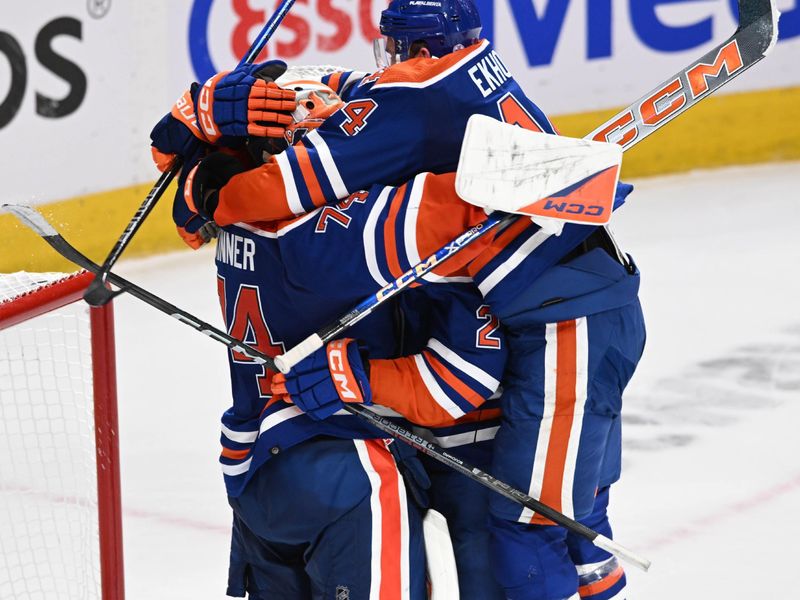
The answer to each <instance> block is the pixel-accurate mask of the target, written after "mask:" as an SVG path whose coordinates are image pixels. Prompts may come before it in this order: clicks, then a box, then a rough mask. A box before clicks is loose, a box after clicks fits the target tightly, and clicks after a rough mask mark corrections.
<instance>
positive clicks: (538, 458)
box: [519, 323, 558, 523]
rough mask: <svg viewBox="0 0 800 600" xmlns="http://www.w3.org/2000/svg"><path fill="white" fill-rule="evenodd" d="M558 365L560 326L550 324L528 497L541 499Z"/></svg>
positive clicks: (526, 519) (524, 518) (527, 517)
mask: <svg viewBox="0 0 800 600" xmlns="http://www.w3.org/2000/svg"><path fill="white" fill-rule="evenodd" d="M557 365H558V325H557V324H556V323H548V324H547V325H546V326H545V347H544V410H543V413H542V423H541V425H540V426H539V439H538V440H536V451H535V454H534V460H533V467H532V471H531V482H530V485H529V486H528V495H529V496H531V497H532V498H536V499H539V498H541V496H542V485H543V484H544V467H545V465H546V464H547V448H548V446H549V445H550V432H551V431H552V428H553V415H554V414H555V409H556V368H557ZM532 518H533V511H532V510H530V509H529V508H523V509H522V512H521V513H520V516H519V521H520V523H530V521H531V519H532Z"/></svg>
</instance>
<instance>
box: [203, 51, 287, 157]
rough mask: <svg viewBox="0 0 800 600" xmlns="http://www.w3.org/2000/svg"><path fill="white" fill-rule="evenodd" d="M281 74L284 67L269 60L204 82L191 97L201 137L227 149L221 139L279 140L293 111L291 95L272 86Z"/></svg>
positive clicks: (284, 70) (218, 74)
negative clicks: (258, 138) (249, 137)
mask: <svg viewBox="0 0 800 600" xmlns="http://www.w3.org/2000/svg"><path fill="white" fill-rule="evenodd" d="M285 72H286V63H284V62H282V61H278V60H272V61H267V62H265V63H261V64H258V65H242V66H240V67H237V68H236V69H234V70H233V71H230V72H223V73H217V74H216V75H214V76H213V77H211V78H210V79H209V80H208V81H206V82H205V84H203V87H202V88H201V89H200V91H199V94H198V95H197V96H196V97H195V112H196V115H197V121H198V125H199V127H200V131H201V132H202V134H203V135H204V137H205V138H206V139H207V140H208V141H209V142H210V143H212V144H221V145H229V144H228V143H226V140H225V139H224V138H239V139H240V140H241V139H244V138H245V137H247V136H255V137H267V138H280V139H283V138H284V135H285V132H286V128H287V127H288V126H289V125H291V124H292V122H293V119H292V112H294V110H295V109H296V108H297V100H296V94H295V92H294V91H292V90H286V89H283V88H281V87H280V86H278V85H277V84H276V83H275V79H277V78H278V77H280V76H281V75H283V73H285Z"/></svg>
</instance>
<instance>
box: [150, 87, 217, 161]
mask: <svg viewBox="0 0 800 600" xmlns="http://www.w3.org/2000/svg"><path fill="white" fill-rule="evenodd" d="M199 89H200V86H199V85H198V84H196V83H193V84H192V87H191V88H189V89H188V90H186V91H185V92H184V93H183V95H182V96H181V97H180V98H178V101H177V102H176V103H175V105H174V106H173V107H172V110H171V111H170V112H169V113H167V114H166V115H164V116H163V117H162V118H161V120H160V121H159V122H158V123H156V126H155V127H153V130H152V131H151V132H150V140H151V142H152V144H151V147H150V151H151V152H152V154H153V162H154V163H155V164H156V167H158V170H159V171H161V172H162V173H163V172H164V171H166V170H167V169H168V168H169V166H170V165H171V164H172V161H173V160H174V159H175V156H176V155H178V156H180V157H181V158H183V160H184V164H185V165H192V166H193V164H194V163H195V162H196V161H197V160H198V159H199V157H200V156H202V155H204V154H205V153H206V152H207V150H208V148H209V146H208V143H207V141H206V139H205V137H204V136H203V134H202V133H200V130H199V129H198V127H197V120H196V119H195V116H194V100H193V96H194V95H196V94H197V93H198V91H199Z"/></svg>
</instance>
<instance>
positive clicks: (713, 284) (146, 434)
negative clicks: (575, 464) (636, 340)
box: [116, 163, 800, 600]
mask: <svg viewBox="0 0 800 600" xmlns="http://www.w3.org/2000/svg"><path fill="white" fill-rule="evenodd" d="M799 186H800V164H798V163H789V164H781V165H767V166H758V167H751V168H739V169H728V170H721V171H714V172H705V173H696V174H690V175H680V176H676V177H665V178H657V179H649V180H644V181H641V182H638V185H637V191H636V192H635V193H634V195H633V196H631V198H630V200H629V204H628V205H627V206H626V207H625V208H623V209H622V210H621V212H620V214H619V215H617V216H616V217H615V222H616V225H614V230H615V232H616V234H617V237H618V239H619V241H620V243H621V244H622V245H623V246H624V247H625V249H626V250H628V251H629V252H631V253H632V254H633V255H634V258H635V259H636V261H637V264H638V265H639V267H640V268H641V270H642V290H641V297H642V303H643V306H644V310H645V316H646V318H647V324H648V334H649V338H648V347H647V350H646V352H645V358H644V359H643V360H642V363H641V365H640V368H639V371H638V372H637V374H636V376H635V378H634V381H633V383H632V384H631V386H630V388H629V390H628V393H627V395H626V400H625V409H624V412H625V414H626V415H627V417H626V419H625V432H624V436H625V440H626V442H625V444H626V447H625V470H624V473H623V479H622V481H621V482H620V483H619V484H618V485H617V486H616V488H615V489H614V490H613V491H612V504H613V507H612V511H611V512H612V518H613V522H614V524H615V533H616V537H617V538H618V539H619V540H620V541H621V542H622V543H624V544H625V545H627V546H629V547H631V548H633V549H635V550H637V551H640V552H641V553H643V554H645V555H646V556H648V558H650V559H652V560H653V567H652V569H651V571H650V573H648V574H640V573H638V572H635V571H634V570H633V569H630V568H629V569H628V574H629V579H630V582H631V583H630V586H629V589H630V594H629V596H630V597H631V598H640V599H647V600H667V599H669V600H675V599H676V598H687V599H695V598H698V599H700V598H723V597H724V598H726V599H727V600H736V599H743V600H744V599H747V600H751V599H752V598H778V597H781V598H789V597H792V596H793V595H794V592H792V590H793V589H794V584H795V579H796V577H795V572H794V565H795V563H796V561H795V559H794V555H795V545H796V542H795V540H797V539H798V538H799V537H800V516H799V515H798V512H799V511H800V434H798V427H800V310H799V309H798V306H800V301H798V298H800V278H798V274H799V273H798V264H800V239H799V238H798V235H797V232H796V227H797V225H796V224H797V222H798V221H800V200H799V198H800V196H798V187H799ZM120 274H122V275H125V276H127V277H129V278H130V279H131V280H133V281H135V282H137V283H140V284H142V285H144V286H146V287H148V288H150V289H152V290H153V291H155V292H157V293H159V294H161V295H163V296H164V297H165V298H167V299H169V300H171V301H173V302H175V303H177V304H179V305H180V306H182V307H184V308H186V309H188V310H190V311H192V312H195V313H196V314H197V315H198V316H201V317H202V318H205V319H207V320H209V321H211V322H213V323H216V324H220V322H221V318H220V315H219V308H218V306H217V304H216V302H217V301H216V286H215V283H214V266H213V253H212V252H211V251H208V250H205V251H200V252H196V253H192V254H189V253H183V254H177V255H170V256H164V257H158V258H153V259H147V260H141V261H131V262H127V263H124V264H123V265H122V267H121V269H120ZM116 305H117V327H118V330H117V348H118V362H119V387H120V422H121V450H122V467H123V471H122V485H123V503H124V515H125V517H124V527H125V532H124V536H125V559H126V569H127V572H126V583H127V585H126V587H127V590H128V597H129V598H133V599H139V598H170V599H183V598H185V599H189V598H191V599H196V598H223V597H224V590H225V580H226V569H227V552H228V524H229V522H230V511H229V508H228V506H227V502H226V499H225V494H224V488H223V484H222V476H221V474H220V472H219V469H218V467H217V463H216V458H217V453H218V450H219V445H218V439H219V425H218V423H219V414H220V413H221V412H222V411H223V410H224V409H225V408H226V407H227V406H228V403H229V400H228V393H229V390H228V382H227V364H226V361H225V349H224V347H222V346H220V345H218V344H216V343H214V342H212V341H210V340H208V339H206V338H204V337H203V336H201V335H199V334H197V333H196V332H194V331H192V330H190V329H189V328H187V327H185V326H182V325H180V324H179V323H177V322H175V321H172V320H171V319H169V318H167V317H166V316H163V315H161V314H160V313H157V312H155V311H154V310H153V309H151V308H149V307H147V306H145V305H143V304H141V303H139V302H137V301H136V300H133V299H130V298H120V299H118V300H117V301H116Z"/></svg>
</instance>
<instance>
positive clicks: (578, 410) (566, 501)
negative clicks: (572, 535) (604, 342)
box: [559, 317, 589, 519]
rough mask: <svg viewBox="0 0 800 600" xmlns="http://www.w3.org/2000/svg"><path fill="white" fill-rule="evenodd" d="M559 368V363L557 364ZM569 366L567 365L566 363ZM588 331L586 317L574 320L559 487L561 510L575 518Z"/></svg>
mask: <svg viewBox="0 0 800 600" xmlns="http://www.w3.org/2000/svg"><path fill="white" fill-rule="evenodd" d="M559 368H561V365H559ZM567 368H569V365H567ZM588 371H589V332H588V326H587V319H586V317H581V318H580V319H576V321H575V406H574V408H573V412H572V427H571V428H570V432H569V440H568V441H567V455H566V457H565V462H564V481H563V482H562V487H561V512H562V513H564V514H565V515H567V516H568V517H570V518H571V519H572V518H575V510H574V507H573V505H572V487H573V483H574V481H575V467H576V465H577V462H578V449H579V444H580V441H581V431H582V430H583V411H584V406H585V405H586V398H587V397H588V395H589V389H588V386H589V383H588Z"/></svg>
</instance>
